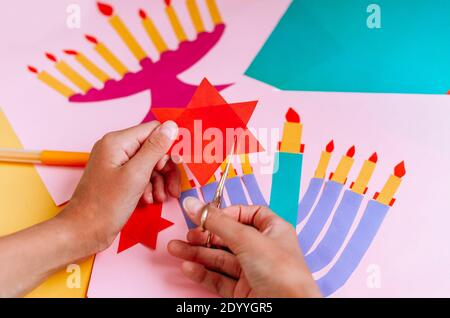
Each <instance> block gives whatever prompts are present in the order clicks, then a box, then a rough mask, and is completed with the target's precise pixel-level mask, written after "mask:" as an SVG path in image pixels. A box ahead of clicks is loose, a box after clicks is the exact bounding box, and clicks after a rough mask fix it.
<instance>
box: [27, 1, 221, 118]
mask: <svg viewBox="0 0 450 318" xmlns="http://www.w3.org/2000/svg"><path fill="white" fill-rule="evenodd" d="M166 5H167V7H166V10H167V11H168V12H173V13H172V14H171V15H170V16H171V17H172V19H171V21H172V24H174V23H173V22H174V21H177V22H176V23H175V26H174V31H175V33H176V34H177V35H178V34H179V33H180V30H181V28H182V27H181V24H180V22H179V21H178V18H177V17H176V16H175V15H174V14H175V13H174V11H173V9H172V6H171V4H170V1H167V2H166ZM97 7H98V10H99V11H100V13H101V14H102V15H103V16H105V17H106V18H107V20H108V22H109V24H111V26H112V28H113V30H114V32H115V33H117V35H118V36H119V37H120V39H121V40H122V41H123V42H124V44H125V45H126V46H127V48H128V49H129V50H130V52H131V53H132V55H134V57H135V58H136V60H137V62H138V63H139V64H140V66H141V70H139V71H137V72H130V71H129V70H128V69H127V68H126V67H125V66H124V64H123V63H122V62H121V61H120V60H119V59H118V58H117V57H116V56H115V55H114V54H113V53H112V52H111V51H110V50H109V48H107V47H106V46H105V45H104V44H103V43H101V42H99V40H98V39H97V38H96V37H94V36H92V35H86V39H87V40H88V41H89V42H91V43H92V44H93V45H94V49H95V50H96V51H97V53H98V54H100V55H101V56H102V58H103V59H104V60H105V61H106V62H107V63H108V64H109V65H110V66H111V67H112V68H114V69H115V71H116V72H117V73H119V75H120V76H122V78H121V79H120V80H113V79H110V78H109V76H108V75H107V74H106V73H104V72H103V71H102V70H101V69H100V68H99V67H98V66H97V65H96V64H95V63H94V62H92V61H90V60H87V58H86V57H85V55H83V53H80V52H78V51H75V50H66V51H65V53H66V54H68V55H74V56H75V57H76V59H77V60H78V62H81V64H82V66H84V67H85V68H87V70H88V71H89V72H90V73H93V75H94V76H96V77H97V78H99V79H100V80H101V81H102V82H103V85H102V87H100V88H95V87H94V86H93V85H92V84H91V83H89V82H88V81H87V80H86V79H85V78H84V77H83V76H82V75H81V74H79V73H78V72H77V71H75V70H74V69H73V68H72V67H71V66H69V64H67V63H66V62H64V61H58V60H57V58H56V57H55V56H54V55H52V54H49V53H47V57H48V58H49V59H50V60H51V61H53V62H55V63H56V64H55V67H56V69H57V70H58V71H60V72H61V73H62V74H63V75H64V76H65V77H66V78H67V79H68V80H69V81H70V82H72V84H74V85H75V86H77V87H78V89H79V90H81V92H80V93H71V94H70V95H69V94H68V93H67V94H66V93H65V92H64V93H63V95H64V96H66V97H68V98H69V101H71V102H76V103H83V102H98V101H105V100H111V99H117V98H122V97H127V96H130V95H133V94H137V93H140V92H143V91H147V92H151V99H152V100H151V105H150V107H152V108H155V107H160V106H164V107H169V106H170V107H181V108H183V107H184V106H185V105H186V104H187V102H188V101H189V99H190V97H191V96H192V95H193V93H194V91H195V89H196V86H193V85H189V84H185V83H183V82H181V81H180V80H179V79H178V75H179V74H180V73H182V72H183V71H185V70H187V69H188V68H190V67H191V66H192V65H194V64H195V63H197V62H198V61H199V60H200V59H202V58H203V57H204V56H205V55H206V54H207V53H208V52H209V51H210V50H211V49H212V48H213V47H214V46H215V45H216V44H217V43H218V42H219V40H220V38H221V37H222V35H223V33H224V31H225V24H223V23H222V22H218V23H216V24H215V27H214V30H213V31H212V32H205V30H204V28H203V27H202V28H201V29H197V30H196V31H197V33H198V36H197V38H196V39H195V40H194V41H188V39H187V37H186V36H185V35H183V36H181V37H178V40H179V42H180V45H179V47H178V48H177V49H176V50H169V49H168V48H167V45H166V44H165V42H164V39H163V38H162V36H161V34H160V33H159V31H158V29H157V28H156V27H155V26H154V24H153V28H152V27H151V26H150V25H149V23H150V24H152V22H151V18H150V16H149V15H147V13H145V11H144V10H142V9H141V10H140V11H139V15H140V17H141V19H142V20H143V26H144V28H145V29H146V30H147V31H149V29H148V27H149V26H150V29H152V30H151V31H150V33H152V35H151V36H150V37H151V40H152V42H156V43H154V44H155V45H156V46H157V48H158V50H159V53H160V54H161V56H160V59H159V60H158V61H156V62H154V61H153V60H152V59H151V58H150V57H148V55H147V53H146V52H145V51H144V49H143V48H142V47H141V45H140V44H139V42H138V41H137V39H136V38H135V37H134V35H133V34H132V33H131V31H130V30H129V29H128V27H127V26H126V24H125V23H124V22H123V20H122V19H121V18H120V16H119V15H118V13H116V12H115V10H114V7H113V6H111V5H109V4H107V3H102V2H97ZM174 19H175V20H174ZM196 19H197V20H198V21H201V19H202V18H201V17H200V16H199V15H197V16H196ZM183 34H184V33H183ZM29 69H30V71H32V72H34V73H36V72H37V71H36V69H35V68H34V67H30V68H29ZM44 82H45V83H46V84H49V83H48V82H46V81H44ZM58 85H59V86H63V85H65V84H64V83H60V84H58ZM49 86H52V85H49ZM227 86H229V85H219V86H217V89H218V90H222V89H224V88H226V87H227ZM64 91H67V89H64ZM174 91H175V92H177V93H176V94H173V92H174ZM67 95H69V96H67ZM154 119H155V118H154V116H153V114H152V113H151V112H150V110H149V112H148V114H147V115H146V116H145V118H144V119H143V122H147V121H151V120H154Z"/></svg>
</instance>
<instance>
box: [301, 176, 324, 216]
mask: <svg viewBox="0 0 450 318" xmlns="http://www.w3.org/2000/svg"><path fill="white" fill-rule="evenodd" d="M323 182H324V180H323V179H319V178H312V179H311V181H310V182H309V185H308V189H307V190H306V192H305V194H304V196H303V197H302V199H301V200H300V204H299V205H298V214H297V224H300V223H301V222H303V220H304V219H305V218H306V217H307V216H308V215H309V213H310V212H311V209H312V207H313V205H314V203H315V202H316V200H317V197H318V195H319V193H320V190H322V186H323Z"/></svg>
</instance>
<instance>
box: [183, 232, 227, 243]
mask: <svg viewBox="0 0 450 318" xmlns="http://www.w3.org/2000/svg"><path fill="white" fill-rule="evenodd" d="M186 239H187V240H188V242H189V243H190V244H192V245H202V246H203V245H205V242H206V240H207V239H208V232H203V231H202V230H201V229H200V228H195V229H192V230H190V231H189V232H188V234H187V236H186ZM210 243H211V245H212V246H215V247H228V246H227V245H226V243H225V242H224V241H223V240H222V239H221V238H220V237H218V236H217V235H213V236H212V237H211V242H210Z"/></svg>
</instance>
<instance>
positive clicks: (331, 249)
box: [305, 190, 364, 273]
mask: <svg viewBox="0 0 450 318" xmlns="http://www.w3.org/2000/svg"><path fill="white" fill-rule="evenodd" d="M363 198H364V197H363V196H362V195H360V194H357V193H355V192H353V191H350V190H346V191H345V192H344V196H343V198H342V200H341V202H340V203H339V206H338V207H337V209H336V212H335V213H334V216H333V219H332V221H331V224H330V226H329V228H328V231H327V232H326V234H325V236H324V238H323V239H322V240H321V241H320V243H319V244H318V246H317V247H316V248H315V249H314V250H313V251H311V252H310V253H308V254H306V256H305V260H306V263H307V264H308V267H309V269H310V270H311V272H313V273H315V272H318V271H320V270H321V269H322V268H324V267H325V266H326V265H328V264H330V263H331V261H332V260H333V258H334V256H336V255H337V252H338V251H339V249H340V248H341V246H342V244H343V243H344V240H345V237H346V236H347V233H348V231H349V230H350V227H351V226H352V224H353V221H354V220H355V217H356V213H357V212H358V210H359V208H360V206H361V202H362V200H363Z"/></svg>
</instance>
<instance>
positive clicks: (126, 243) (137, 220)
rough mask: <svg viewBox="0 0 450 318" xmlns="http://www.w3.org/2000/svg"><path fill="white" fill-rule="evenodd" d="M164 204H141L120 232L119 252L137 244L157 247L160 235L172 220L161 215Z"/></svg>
mask: <svg viewBox="0 0 450 318" xmlns="http://www.w3.org/2000/svg"><path fill="white" fill-rule="evenodd" d="M161 211H162V204H161V203H158V204H151V205H148V204H143V203H142V204H139V205H138V207H137V208H136V210H135V211H134V212H133V214H132V215H131V217H130V219H129V220H128V222H127V223H126V224H125V226H124V227H123V229H122V231H121V232H120V240H119V247H118V249H117V253H121V252H123V251H125V250H127V249H129V248H131V247H133V246H135V245H136V244H142V245H145V246H146V247H148V248H150V249H153V250H154V249H156V242H157V239H158V235H159V233H160V232H161V231H164V230H165V229H167V228H168V227H171V226H172V225H173V223H172V222H170V221H169V220H166V219H165V218H162V217H161Z"/></svg>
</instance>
